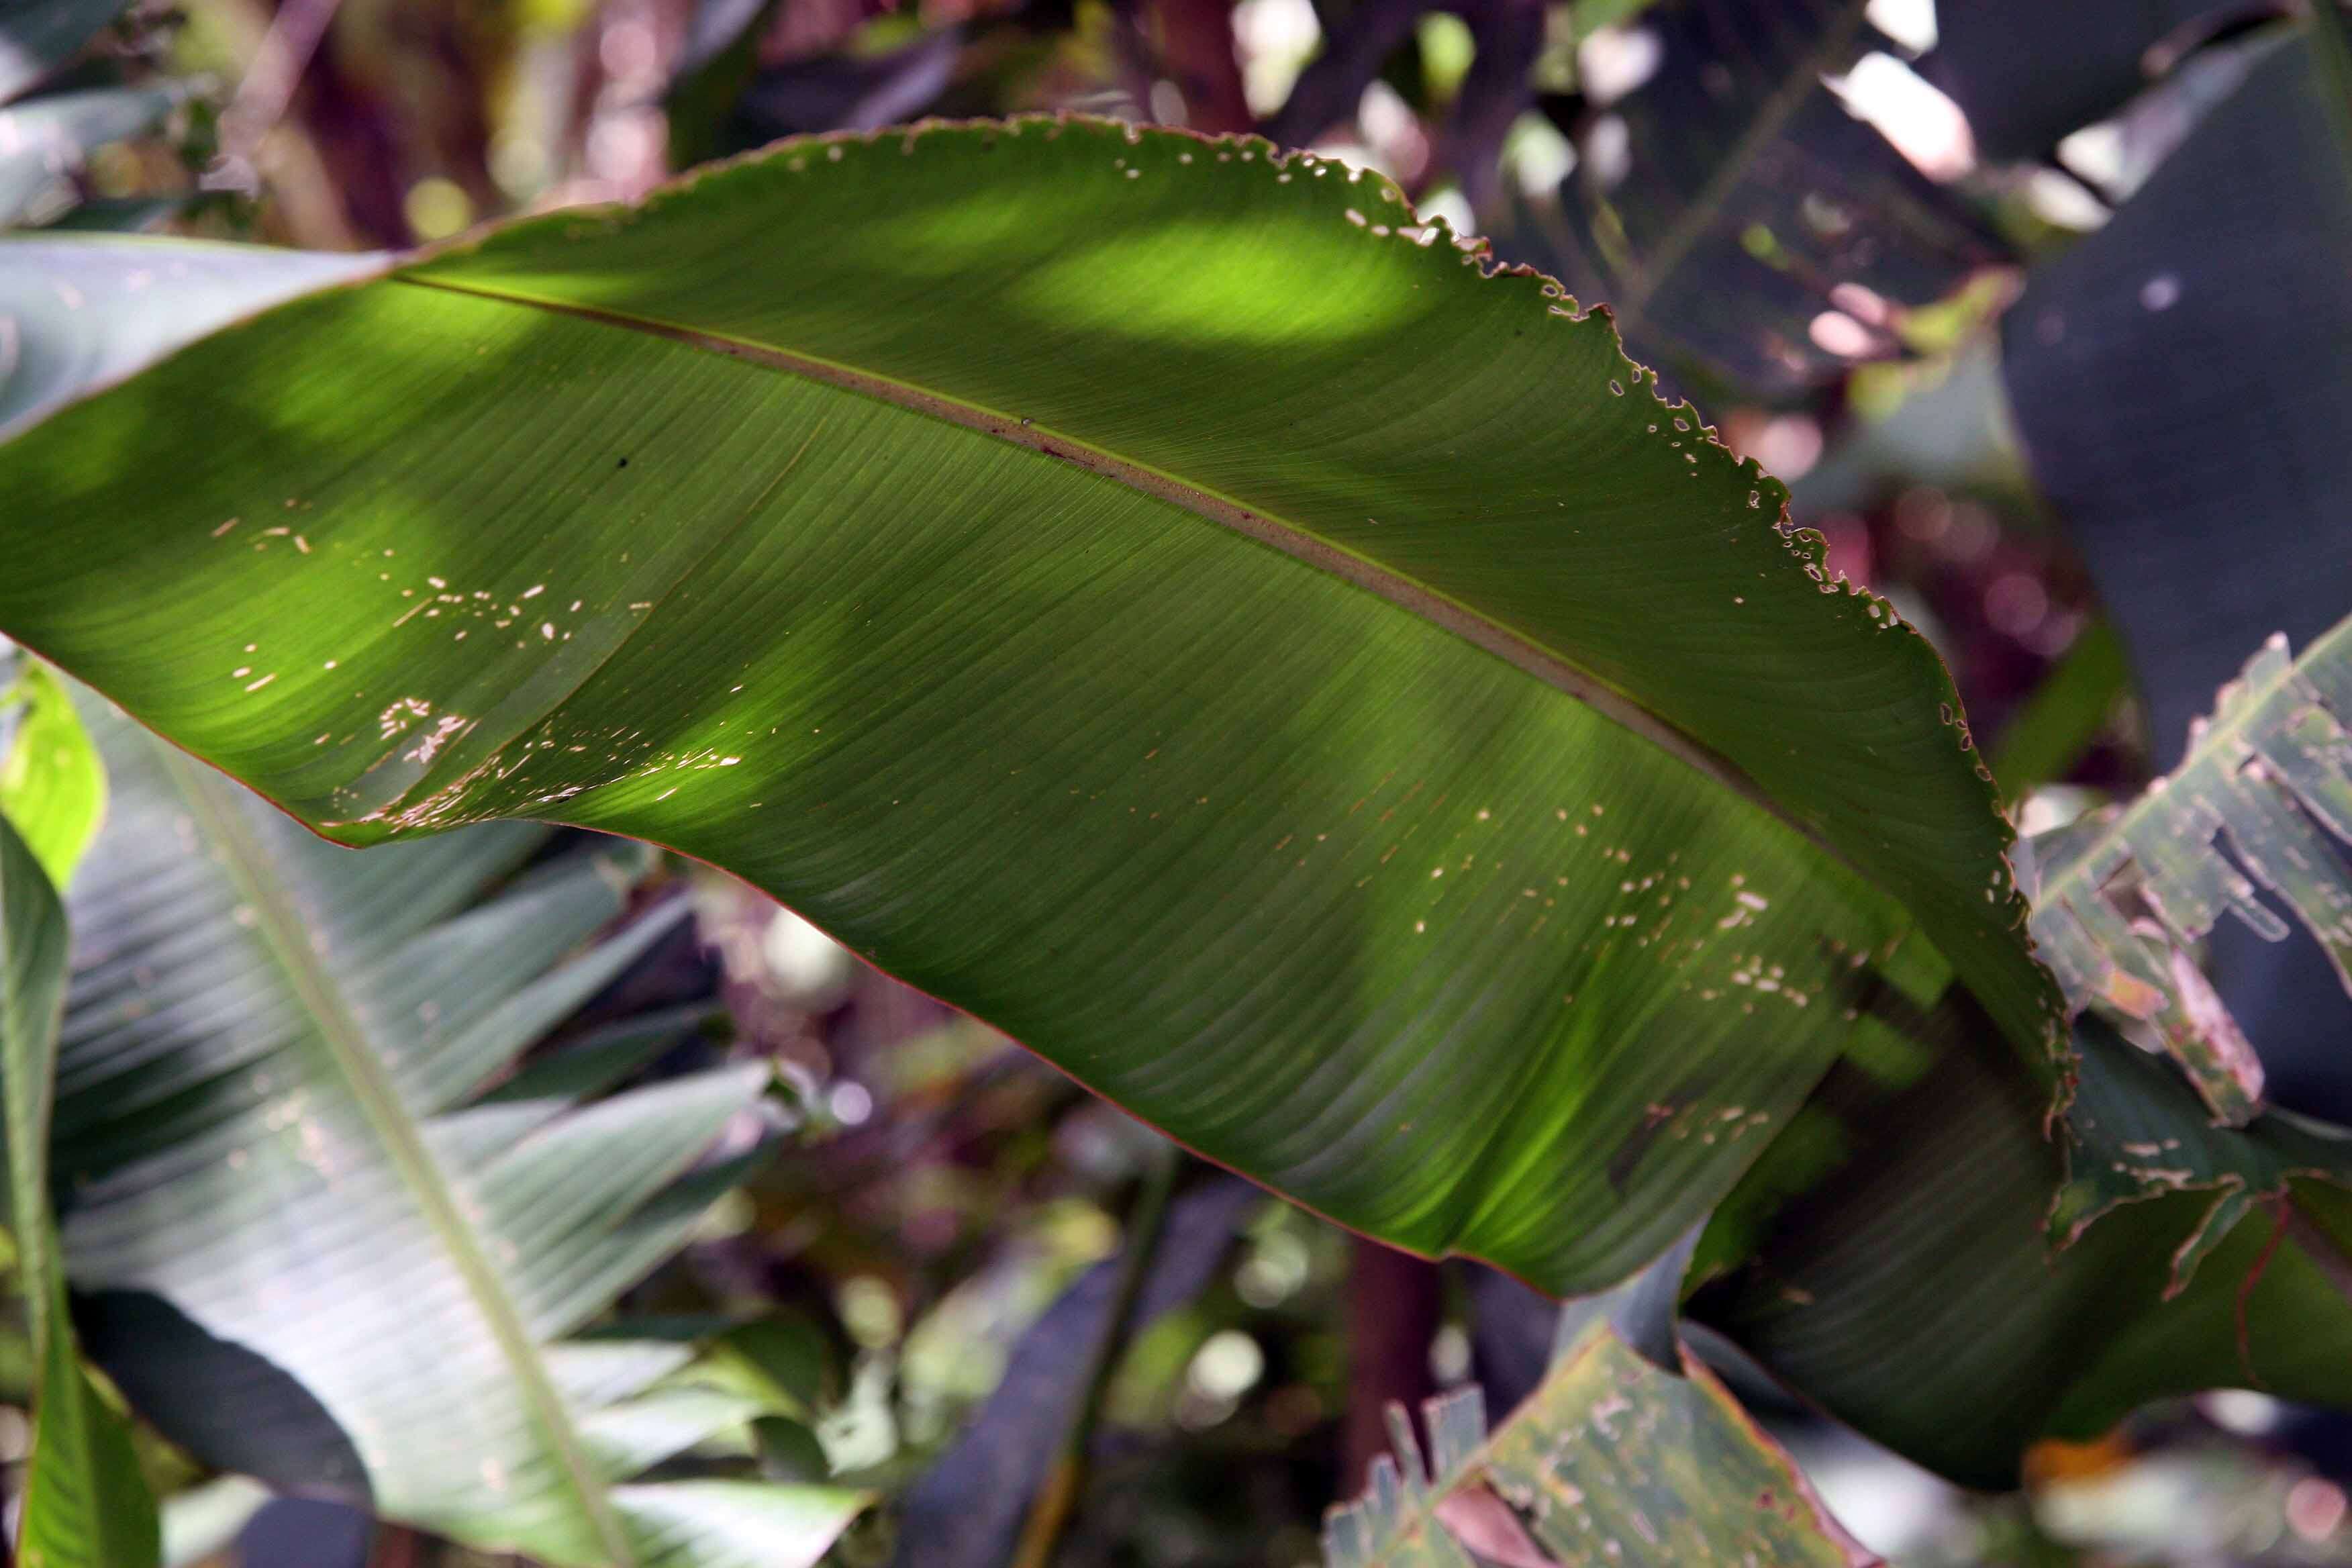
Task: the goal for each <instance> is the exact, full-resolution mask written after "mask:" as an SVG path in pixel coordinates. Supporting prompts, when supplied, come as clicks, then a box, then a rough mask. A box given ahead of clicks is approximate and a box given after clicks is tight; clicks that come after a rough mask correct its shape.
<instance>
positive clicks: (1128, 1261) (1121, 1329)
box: [1012, 1147, 1179, 1568]
mask: <svg viewBox="0 0 2352 1568" xmlns="http://www.w3.org/2000/svg"><path fill="white" fill-rule="evenodd" d="M1178 1163H1179V1161H1178V1156H1177V1153H1176V1151H1175V1149H1174V1148H1173V1147H1166V1148H1162V1149H1160V1151H1158V1152H1157V1153H1156V1154H1155V1155H1154V1157H1153V1159H1152V1162H1151V1163H1150V1166H1149V1167H1148V1168H1146V1170H1145V1171H1144V1173H1143V1185H1142V1188H1141V1190H1140V1191H1139V1192H1138V1193H1137V1194H1136V1195H1135V1206H1134V1208H1133V1209H1131V1210H1130V1211H1129V1214H1128V1218H1127V1247H1126V1249H1125V1250H1124V1251H1123V1252H1122V1253H1121V1254H1120V1257H1119V1260H1118V1282H1117V1283H1116V1284H1115V1285H1114V1286H1113V1288H1112V1291H1111V1306H1110V1313H1109V1316H1108V1318H1106V1319H1105V1320H1104V1322H1103V1327H1102V1332H1101V1334H1100V1335H1099V1336H1097V1339H1096V1341H1095V1346H1094V1352H1093V1355H1092V1357H1091V1358H1090V1359H1089V1361H1088V1363H1087V1384H1086V1392H1085V1394H1083V1395H1081V1396H1080V1398H1079V1400H1078V1402H1077V1405H1076V1407H1074V1408H1073V1409H1072V1410H1071V1412H1070V1425H1069V1426H1068V1428H1067V1429H1066V1431H1065V1432H1064V1433H1063V1434H1062V1442H1061V1446H1060V1447H1059V1449H1058V1450H1057V1451H1056V1452H1055V1456H1054V1462H1053V1465H1052V1467H1051V1468H1048V1469H1047V1470H1046V1472H1045V1482H1044V1484H1043V1485H1041V1486H1040V1487H1039V1488H1038V1489H1037V1497H1036V1500H1035V1501H1034V1502H1033V1503H1031V1504H1030V1505H1029V1517H1028V1518H1027V1519H1026V1520H1025V1521H1023V1524H1022V1526H1021V1542H1020V1545H1019V1546H1018V1548H1017V1549H1016V1550H1015V1551H1014V1552H1013V1562H1012V1568H1047V1564H1049V1563H1052V1562H1053V1560H1054V1551H1055V1547H1056V1546H1058V1545H1059V1544H1060V1542H1061V1539H1062V1531H1063V1530H1064V1529H1065V1528H1066V1526H1067V1525H1068V1523H1069V1520H1070V1515H1071V1513H1072V1512H1073V1511H1075V1510H1076V1507H1077V1500H1078V1497H1079V1494H1080V1493H1082V1492H1083V1491H1084V1490H1085V1489H1086V1479H1087V1450H1088V1449H1089V1448H1091V1447H1093V1446H1094V1436H1095V1428H1096V1427H1097V1426H1098V1425H1099V1424H1100V1422H1101V1418H1102V1402H1103V1394H1105V1392H1106V1391H1107V1390H1108V1388H1109V1387H1110V1380H1111V1377H1112V1375H1113V1374H1114V1373H1117V1372H1118V1363H1119V1360H1120V1358H1121V1356H1122V1355H1123V1354H1124V1353H1125V1352H1126V1350H1127V1345H1128V1342H1129V1340H1130V1339H1131V1338H1132V1337H1133V1334H1134V1331H1135V1329H1136V1327H1137V1326H1138V1325H1137V1324H1135V1323H1134V1322H1133V1321H1130V1320H1132V1319H1133V1317H1134V1316H1135V1308H1136V1301H1137V1300H1138V1298H1139V1297H1140V1296H1141V1295H1142V1294H1143V1282H1144V1280H1145V1279H1147V1278H1149V1277H1150V1273H1151V1258H1152V1254H1153V1253H1154V1252H1156V1251H1157V1250H1158V1249H1159V1246H1160V1234H1161V1232H1162V1231H1163V1230H1164V1229H1165V1228H1166V1223H1167V1219H1168V1195H1169V1194H1170V1193H1171V1192H1172V1191H1173V1190H1174V1189H1175V1185H1176V1168H1177V1165H1178Z"/></svg>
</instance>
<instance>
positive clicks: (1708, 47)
mask: <svg viewBox="0 0 2352 1568" xmlns="http://www.w3.org/2000/svg"><path fill="white" fill-rule="evenodd" d="M1866 9H1867V7H1866V6H1865V5H1864V0H1745V3H1744V4H1741V5H1716V4H1711V3H1710V0H1675V3H1671V4H1662V5H1654V6H1651V7H1649V8H1647V9H1645V10H1644V11H1643V15H1642V16H1641V19H1640V23H1639V26H1640V27H1641V29H1642V31H1643V33H1645V34H1646V35H1647V36H1648V37H1649V39H1650V41H1651V42H1652V43H1653V44H1654V46H1655V47H1656V49H1657V51H1658V58H1657V63H1656V66H1655V68H1654V70H1653V72H1652V73H1651V75H1650V76H1649V77H1648V79H1645V80H1644V81H1643V83H1642V84H1641V85H1640V86H1639V87H1637V88H1635V89H1633V91H1632V92H1630V93H1628V94H1626V96H1625V97H1623V98H1622V99H1621V100H1617V101H1615V102H1613V103H1612V104H1610V105H1608V107H1607V112H1606V113H1605V114H1602V115H1600V116H1596V117H1595V118H1594V119H1593V120H1592V121H1591V128H1590V129H1589V130H1588V132H1587V134H1586V138H1585V142H1584V146H1583V153H1584V155H1583V156H1582V157H1581V158H1580V160H1579V162H1578V163H1577V166H1576V169H1575V170H1574V172H1573V173H1571V174H1570V175H1569V176H1568V177H1567V178H1565V179H1563V180H1562V181H1561V183H1560V185H1559V189H1558V191H1557V192H1552V193H1541V194H1538V195H1533V196H1531V197H1529V198H1528V199H1526V200H1524V201H1522V202H1520V203H1519V204H1518V205H1517V210H1516V211H1515V212H1514V213H1513V214H1512V215H1511V227H1510V230H1509V232H1508V234H1507V237H1497V241H1496V243H1497V245H1498V246H1500V247H1502V248H1503V249H1504V250H1505V252H1506V253H1507V254H1509V255H1511V256H1513V257H1515V258H1525V259H1527V260H1528V261H1532V262H1535V263H1536V264H1538V265H1539V266H1541V267H1543V268H1544V269H1545V270H1547V271H1549V272H1552V273H1554V274H1556V275H1557V276H1559V277H1560V278H1561V279H1564V280H1566V282H1567V283H1568V284H1569V286H1570V288H1572V289H1577V290H1578V291H1579V292H1580V293H1581V292H1586V291H1588V290H1589V291H1590V294H1591V298H1593V299H1594V300H1597V301H1600V302H1605V303H1606V304H1607V305H1608V306H1609V308H1610V310H1612V312H1613V313H1614V315H1615V318H1616V321H1617V324H1618V327H1619V329H1620V330H1621V331H1623V332H1624V334H1625V337H1626V341H1627V342H1629V343H1631V344H1632V345H1633V351H1634V352H1635V353H1640V354H1643V355H1644V356H1650V355H1654V356H1656V357H1657V359H1658V361H1659V363H1664V364H1669V365H1671V366H1675V367H1687V368H1691V369H1698V370H1703V371H1704V372H1705V373H1706V374H1710V375H1713V376H1716V377H1719V378H1722V379H1724V380H1727V381H1728V382H1729V384H1732V385H1734V386H1737V387H1739V388H1742V389H1744V390H1746V391H1748V392H1749V393H1751V394H1755V393H1761V394H1767V395H1794V394H1798V393H1801V392H1803V391H1804V390H1805V389H1806V388H1808V387H1811V386H1815V385H1818V384H1821V383H1822V382H1825V381H1829V380H1832V379H1834V378H1835V377H1837V376H1840V375H1843V374H1845V372H1846V371H1847V370H1849V369H1850V368H1852V366H1853V363H1854V361H1855V360H1856V359H1857V358H1885V357H1891V356H1893V355H1895V354H1897V353H1901V352H1902V351H1903V339H1902V336H1901V334H1900V331H1899V328H1900V325H1901V319H1902V314H1903V311H1904V309H1905V307H1906V306H1915V305H1924V304H1927V303H1930V302H1932V301H1934V300H1938V299H1941V298H1943V297H1944V296H1946V295H1948V294H1949V293H1951V292H1952V291H1953V290H1954V289H1957V288H1958V287H1959V285H1960V284H1961V283H1962V282H1963V281H1964V280H1965V279H1967V277H1968V276H1969V273H1971V272H1972V271H1975V270H1976V269H1978V268H1983V267H1987V266H1990V265H1993V264H1996V263H1998V262H2000V261H2002V260H2004V259H2006V258H2007V252H2006V248H2005V247H2004V246H2003V245H2002V244H2001V242H2000V239H1999V238H1998V237H1995V236H1994V235H1993V234H1992V233H1991V232H1990V229H1989V228H1988V226H1986V225H1985V224H1984V223H1983V222H1982V221H1981V220H1980V219H1979V217H1978V216H1977V215H1976V214H1975V212H1973V211H1972V210H1971V208H1970V206H1969V204H1968V202H1967V201H1966V200H1964V199H1963V198H1961V197H1960V196H1959V195H1958V194H1956V193H1955V192H1954V191H1952V190H1951V189H1950V188H1948V187H1947V186H1941V185H1938V184H1935V183H1934V182H1933V181H1931V180H1929V179H1928V178H1927V176H1926V175H1924V174H1921V173H1920V172H1919V171H1918V170H1917V169H1916V168H1914V167H1913V166H1912V165H1911V163H1909V161H1908V160H1906V158H1905V157H1904V155H1903V154H1902V153H1900V152H1898V151H1896V149H1895V146H1894V144H1893V143H1892V142H1888V141H1887V139H1886V138H1885V136H1884V135H1882V134H1880V132H1878V131H1877V130H1876V129H1874V127H1872V126H1871V125H1869V124H1867V123H1865V122H1864V121H1861V120H1858V119H1856V118H1855V117H1854V116H1853V114H1852V113H1850V112H1848V111H1847V110H1846V108H1845V106H1844V105H1843V103H1842V102H1840V101H1839V99H1838V96H1837V94H1836V93H1835V92H1833V91H1832V89H1830V88H1829V87H1828V86H1827V85H1826V84H1825V81H1824V79H1825V78H1827V77H1830V76H1832V75H1835V74H1837V73H1840V72H1843V71H1845V70H1848V69H1850V68H1853V64H1854V62H1855V61H1856V60H1857V59H1859V58H1862V56H1863V55H1864V53H1865V52H1866V51H1868V50H1870V49H1873V48H1880V49H1884V48H1886V47H1891V46H1890V45H1889V44H1888V43H1887V41H1886V40H1885V38H1884V37H1881V36H1880V35H1879V34H1878V33H1877V31H1876V30H1875V29H1874V28H1873V27H1872V26H1870V25H1869V23H1868V21H1867V19H1866V18H1865V16H1864V11H1865V10H1866ZM1608 142H1614V143H1615V146H1614V147H1613V149H1612V147H1610V146H1608V145H1606V143H1608ZM1832 311H1834V312H1838V313H1840V314H1842V315H1843V316H1844V317H1845V318H1846V320H1845V321H1844V322H1843V323H1841V327H1842V330H1843V334H1844V336H1843V337H1835V336H1832V337H1825V338H1822V339H1817V338H1816V337H1815V335H1814V323H1815V322H1816V321H1819V320H1820V319H1821V318H1822V315H1823V314H1824V313H1825V312H1832Z"/></svg>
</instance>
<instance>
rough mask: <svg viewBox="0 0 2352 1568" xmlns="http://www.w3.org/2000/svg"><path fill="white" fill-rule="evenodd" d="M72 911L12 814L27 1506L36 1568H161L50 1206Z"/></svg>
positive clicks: (7, 890) (12, 1029)
mask: <svg viewBox="0 0 2352 1568" xmlns="http://www.w3.org/2000/svg"><path fill="white" fill-rule="evenodd" d="M66 949H67V930H66V918H65V910H64V908H63V907H62V906H61V905H60V904H59V903H58V895H57V889H55V888H53V887H51V886H50V884H49V879H48V875H47V872H46V871H45V870H43V868H42V866H41V863H40V861H39V860H38V859H37V858H35V856H34V854H33V851H32V849H31V847H29V846H27V845H26V842H25V840H24V838H23V837H22V836H20V835H19V834H18V833H17V831H16V826H15V824H14V823H13V822H11V821H10V819H9V818H8V817H7V816H0V1091H5V1101H6V1124H7V1145H8V1197H9V1217H8V1223H9V1226H10V1228H11V1229H12V1230H13V1231H14V1233H15V1237H16V1269H17V1278H18V1280H19V1282H20V1283H21V1286H22V1289H23V1292H24V1298H25V1306H26V1321H27V1322H28V1324H29V1326H30V1329H31V1338H32V1342H33V1362H34V1377H33V1384H34V1388H33V1436H32V1452H31V1453H30V1455H28V1456H27V1458H26V1467H25V1471H24V1479H23V1483H22V1485H23V1491H22V1494H21V1496H20V1497H19V1499H18V1502H17V1509H18V1512H17V1522H16V1553H15V1560H16V1561H17V1562H20V1563H24V1564H25V1568H153V1564H154V1563H155V1562H156V1558H157V1552H158V1551H159V1544H158V1534H157V1527H156V1520H155V1500H154V1498H153V1497H152V1495H150V1494H149V1492H148V1490H147V1483H146V1481H145V1479H143V1478H142V1476H141V1475H140V1473H139V1462H138V1459H137V1458H136V1456H135V1455H133V1453H132V1452H131V1428H130V1424H129V1423H128V1422H127V1421H125V1420H124V1419H123V1416H122V1415H121V1412H119V1411H117V1410H116V1409H115V1408H114V1407H113V1406H112V1405H109V1404H108V1403H107V1402H106V1401H105V1399H104V1398H103V1397H101V1396H100V1394H99V1392H98V1390H97V1389H96V1388H95V1387H94V1386H93V1385H92V1384H91V1383H90V1379H89V1373H86V1372H85V1371H84V1370H83V1368H82V1364H81V1361H80V1358H79V1355H77V1354H76V1352H75V1349H74V1335H73V1325H72V1323H71V1322H70V1321H68V1318H67V1313H66V1282H65V1270H64V1267H63V1264H62V1261H61V1259H60V1258H59V1256H58V1235H57V1223H56V1219H55V1216H54V1215H52V1214H51V1213H50V1209H49V1201H48V1200H49V1136H48V1134H49V1126H48V1123H49V1107H50V1101H51V1097H52V1095H53V1094H54V1092H55V1089H56V1084H57V1067H58V1016H59V1014H60V1012H61V1010H62V1008H63V1006H64V1003H65V991H66Z"/></svg>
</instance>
